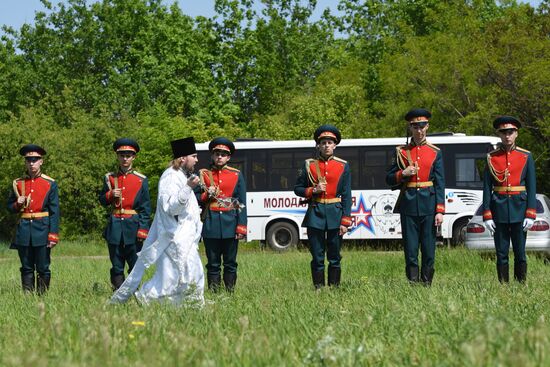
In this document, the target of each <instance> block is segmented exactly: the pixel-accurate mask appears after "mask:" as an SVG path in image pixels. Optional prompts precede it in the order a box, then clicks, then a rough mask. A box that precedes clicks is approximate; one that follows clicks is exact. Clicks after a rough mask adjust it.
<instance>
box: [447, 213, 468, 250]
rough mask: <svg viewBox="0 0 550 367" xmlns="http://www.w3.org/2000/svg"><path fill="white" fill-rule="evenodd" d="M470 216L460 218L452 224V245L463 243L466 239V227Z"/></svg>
mask: <svg viewBox="0 0 550 367" xmlns="http://www.w3.org/2000/svg"><path fill="white" fill-rule="evenodd" d="M469 221H470V218H461V219H459V220H457V221H456V222H455V224H454V225H453V237H452V238H451V244H452V245H453V246H458V245H463V244H464V241H465V240H466V227H467V226H468V222H469Z"/></svg>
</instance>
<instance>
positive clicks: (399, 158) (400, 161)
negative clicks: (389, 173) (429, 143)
mask: <svg viewBox="0 0 550 367" xmlns="http://www.w3.org/2000/svg"><path fill="white" fill-rule="evenodd" d="M401 148H403V149H405V147H403V146H399V147H396V148H395V150H396V157H397V159H396V160H397V166H398V167H399V169H400V170H404V169H405V168H407V166H406V165H405V161H404V160H403V155H402V154H401Z"/></svg>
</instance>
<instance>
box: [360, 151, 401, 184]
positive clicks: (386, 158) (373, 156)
mask: <svg viewBox="0 0 550 367" xmlns="http://www.w3.org/2000/svg"><path fill="white" fill-rule="evenodd" d="M394 152H395V148H390V149H388V148H387V147H381V148H378V149H376V150H373V149H367V150H366V151H365V152H364V156H363V157H364V164H363V166H362V168H363V170H362V172H361V189H363V190H381V189H382V190H383V189H387V188H388V185H387V184H386V172H387V171H388V168H389V167H390V166H391V161H392V158H393V154H394Z"/></svg>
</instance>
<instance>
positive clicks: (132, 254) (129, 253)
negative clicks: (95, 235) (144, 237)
mask: <svg viewBox="0 0 550 367" xmlns="http://www.w3.org/2000/svg"><path fill="white" fill-rule="evenodd" d="M141 247H142V244H141V243H140V244H139V245H138V244H136V243H134V244H131V245H125V244H124V243H122V242H121V243H120V244H118V245H115V244H112V243H110V244H109V259H110V260H111V265H112V267H111V276H115V275H124V266H125V264H128V273H130V272H131V271H132V268H133V267H134V265H135V264H136V261H137V258H138V256H137V254H138V252H140V251H141Z"/></svg>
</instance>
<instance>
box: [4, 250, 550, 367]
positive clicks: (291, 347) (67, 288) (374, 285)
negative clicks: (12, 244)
mask: <svg viewBox="0 0 550 367" xmlns="http://www.w3.org/2000/svg"><path fill="white" fill-rule="evenodd" d="M71 247H74V248H71ZM82 248H84V249H85V250H83V249H82ZM57 250H59V251H57ZM56 251H57V252H55V253H54V256H53V259H52V271H53V275H52V288H51V290H50V292H49V293H48V294H47V295H45V296H43V297H38V296H34V295H26V294H23V293H22V292H21V291H20V285H19V272H18V267H19V264H18V259H17V254H16V252H15V251H10V252H7V251H4V252H0V257H2V259H0V305H1V306H0V365H2V366H31V365H32V366H47V365H51V366H102V367H106V366H122V365H136V366H182V365H199V366H221V365H236V366H274V365H275V366H294V365H323V366H356V365H376V366H378V365H382V366H402V365H422V366H464V365H467V366H488V365H502V366H542V365H550V352H549V351H550V328H549V327H548V323H547V320H548V318H549V313H550V297H549V295H550V286H549V284H548V281H547V279H548V278H549V276H550V268H549V267H548V266H547V265H545V264H544V263H543V262H542V261H541V260H539V259H537V258H534V257H530V258H529V273H528V283H527V285H525V286H522V285H519V284H515V283H514V282H512V283H511V284H510V285H508V286H502V285H500V284H498V282H497V280H496V271H495V266H494V261H493V260H486V259H483V258H481V257H480V256H479V255H478V254H476V253H472V252H469V251H467V250H464V249H452V250H448V249H438V252H437V258H436V274H435V278H434V284H433V286H432V287H431V288H425V287H423V286H410V285H409V284H408V283H407V282H406V281H405V276H404V260H403V256H402V254H401V253H400V252H375V251H359V250H346V251H344V253H343V256H344V259H343V279H342V280H343V282H342V285H341V287H340V288H339V289H323V290H322V291H320V292H315V291H313V289H312V286H311V280H310V274H309V260H310V257H309V254H308V253H307V252H305V251H292V252H287V253H283V254H276V253H272V252H270V251H258V250H250V249H247V250H245V251H242V252H240V253H239V258H238V260H239V278H238V281H237V289H236V291H235V293H234V294H233V295H228V294H226V293H225V292H221V293H219V294H211V293H207V294H206V298H207V304H206V306H205V307H204V308H203V309H196V308H193V307H182V308H174V307H171V306H168V305H159V304H156V305H152V306H150V307H141V306H140V305H138V304H137V303H136V302H135V301H134V300H131V301H130V302H129V303H128V304H126V305H121V306H110V305H106V301H107V300H108V298H109V296H110V295H111V291H110V288H109V275H108V274H109V267H110V265H109V261H108V258H107V257H105V256H102V255H106V249H105V248H104V246H102V245H101V244H99V243H90V244H79V245H76V244H72V245H69V246H65V248H64V249H62V247H61V246H60V247H59V249H56ZM76 255H91V256H92V257H86V258H80V257H78V256H76Z"/></svg>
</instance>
